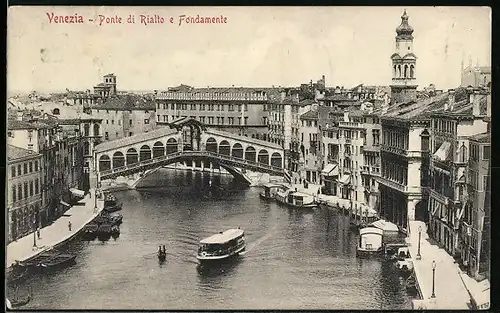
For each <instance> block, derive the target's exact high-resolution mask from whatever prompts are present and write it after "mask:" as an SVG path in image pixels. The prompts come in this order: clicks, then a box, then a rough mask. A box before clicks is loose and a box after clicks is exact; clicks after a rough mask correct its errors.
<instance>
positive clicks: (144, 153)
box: [139, 145, 151, 162]
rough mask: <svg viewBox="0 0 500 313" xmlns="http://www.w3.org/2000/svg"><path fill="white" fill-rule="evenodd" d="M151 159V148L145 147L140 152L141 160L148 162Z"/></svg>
mask: <svg viewBox="0 0 500 313" xmlns="http://www.w3.org/2000/svg"><path fill="white" fill-rule="evenodd" d="M149 159H151V148H150V147H149V146H148V145H143V146H142V147H141V150H139V160H140V161H141V162H142V161H146V160H149Z"/></svg>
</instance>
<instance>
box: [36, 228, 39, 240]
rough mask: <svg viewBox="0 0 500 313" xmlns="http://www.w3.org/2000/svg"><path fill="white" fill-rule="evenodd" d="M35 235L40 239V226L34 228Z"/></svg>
mask: <svg viewBox="0 0 500 313" xmlns="http://www.w3.org/2000/svg"><path fill="white" fill-rule="evenodd" d="M36 235H37V237H38V239H40V228H38V229H37V230H36Z"/></svg>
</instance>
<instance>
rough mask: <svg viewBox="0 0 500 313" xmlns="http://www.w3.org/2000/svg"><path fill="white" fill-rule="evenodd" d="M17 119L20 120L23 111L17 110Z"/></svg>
mask: <svg viewBox="0 0 500 313" xmlns="http://www.w3.org/2000/svg"><path fill="white" fill-rule="evenodd" d="M17 120H18V121H22V120H23V111H21V110H17Z"/></svg>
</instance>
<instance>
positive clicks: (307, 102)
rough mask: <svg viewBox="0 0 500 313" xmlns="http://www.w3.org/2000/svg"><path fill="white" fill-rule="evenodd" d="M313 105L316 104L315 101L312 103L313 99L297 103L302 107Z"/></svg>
mask: <svg viewBox="0 0 500 313" xmlns="http://www.w3.org/2000/svg"><path fill="white" fill-rule="evenodd" d="M315 103H316V101H314V100H313V99H304V100H302V101H299V104H300V105H302V106H305V105H311V104H315Z"/></svg>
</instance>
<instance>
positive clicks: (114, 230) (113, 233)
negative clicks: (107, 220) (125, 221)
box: [111, 225, 120, 239]
mask: <svg viewBox="0 0 500 313" xmlns="http://www.w3.org/2000/svg"><path fill="white" fill-rule="evenodd" d="M111 237H113V238H114V239H116V238H118V237H120V227H118V225H113V226H112V227H111Z"/></svg>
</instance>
